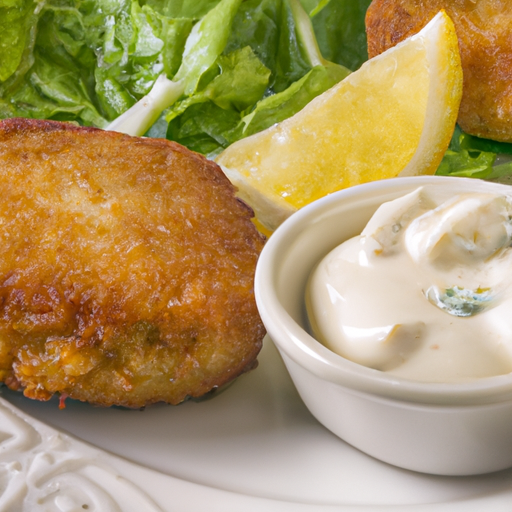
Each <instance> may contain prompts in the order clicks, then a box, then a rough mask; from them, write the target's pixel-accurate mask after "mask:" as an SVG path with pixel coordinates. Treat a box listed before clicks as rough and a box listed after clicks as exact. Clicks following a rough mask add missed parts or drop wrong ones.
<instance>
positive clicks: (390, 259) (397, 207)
mask: <svg viewBox="0 0 512 512" xmlns="http://www.w3.org/2000/svg"><path fill="white" fill-rule="evenodd" d="M511 219H512V197H509V196H504V195H495V194H487V193H468V194H461V195H457V196H454V197H452V198H451V199H449V200H448V201H444V202H443V201H441V200H439V199H438V197H436V193H435V189H434V188H431V189H428V190H427V189H424V188H419V189H417V190H415V191H414V192H411V193H410V194H407V195H406V196H403V197H401V198H399V199H396V200H394V201H391V202H388V203H384V204H383V205H381V206H380V207H379V209H378V210H377V211H376V212H375V214H374V215H373V217H372V218H371V219H370V221H369V222H368V224H367V226H366V227H365V228H364V230H363V231H362V233H361V235H360V236H357V237H355V238H352V239H350V240H347V241H346V242H344V243H342V244H341V245H340V246H338V247H337V248H335V249H334V250H333V251H331V252H330V253H329V254H328V255H327V256H326V257H325V258H324V259H323V260H322V261H321V262H320V263H319V264H318V265H317V267H316V268H315V270H314V271H313V273H312V275H311V276H310V279H309V283H308V286H307V290H306V306H307V312H308V319H309V322H310V326H311V330H312V334H313V335H314V336H315V337H316V338H317V339H318V340H319V341H321V342H322V343H323V344H324V345H326V346H327V347H328V348H329V349H331V350H333V351H334V352H337V353H338V354H340V355H342V356H343V357H345V358H347V359H350V360H352V361H354V362H356V363H359V364H361V365H364V366H368V367H370V368H374V369H377V370H381V371H385V372H389V373H392V374H394V375H397V376H401V377H405V378H409V379H414V380H417V381H424V382H458V381H467V380H471V379H476V378H482V377H490V376H495V375H502V374H506V373H510V372H512V287H511V286H510V285H511V282H510V281H511V279H512V247H511V243H512V220H511Z"/></svg>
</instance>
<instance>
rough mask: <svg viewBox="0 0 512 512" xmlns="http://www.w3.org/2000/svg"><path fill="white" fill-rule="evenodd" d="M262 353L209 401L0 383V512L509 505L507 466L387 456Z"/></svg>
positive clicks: (491, 509)
mask: <svg viewBox="0 0 512 512" xmlns="http://www.w3.org/2000/svg"><path fill="white" fill-rule="evenodd" d="M259 360H260V365H259V367H258V368H257V369H256V370H254V371H253V372H251V373H249V374H247V375H244V376H242V377H240V378H239V379H238V380H237V381H236V382H235V383H234V384H233V385H232V386H230V387H229V388H227V389H226V390H225V391H223V392H222V393H220V394H219V395H218V396H216V397H215V398H213V399H211V400H208V401H203V402H200V403H196V402H187V403H184V404H182V405H180V406H178V407H171V406H163V405H159V406H153V407H148V408H147V409H146V410H144V411H131V410H123V409H118V408H110V409H101V408H96V407H92V406H90V405H88V404H83V403H79V402H74V401H71V400H68V401H67V402H66V408H65V409H64V410H59V409H58V401H57V400H52V401H50V402H34V401H31V400H28V399H26V398H24V397H23V396H21V394H19V393H14V392H11V391H9V390H7V389H6V388H2V391H1V396H2V397H3V400H1V399H0V400H1V401H0V491H1V492H2V494H1V496H0V511H2V512H3V511H6V512H7V511H9V512H11V511H25V510H26V511H30V512H36V511H38V510H41V511H43V510H44V511H45V512H46V511H58V512H82V511H83V510H87V511H88V512H92V511H94V512H96V511H102V512H103V511H122V512H131V511H137V512H139V511H144V512H146V511H148V512H153V511H165V512H167V511H168V512H171V511H172V512H177V511H179V512H196V511H197V512H217V511H218V512H220V511H222V512H231V511H232V512H241V511H243V512H248V511H249V512H251V511H258V512H260V511H261V512H288V511H290V512H291V511H294V512H295V511H297V512H301V511H304V512H317V511H318V512H321V511H322V512H327V511H334V510H336V511H343V512H345V511H354V512H363V511H364V512H368V511H376V512H377V511H379V512H380V511H384V510H393V511H394V510H399V511H402V510H404V511H405V510H407V511H414V512H420V511H422V512H423V511H425V512H427V511H429V512H441V511H449V512H453V511H461V512H462V511H464V512H472V511H474V512H480V511H481V510H486V512H495V511H502V510H503V511H507V512H509V511H510V510H511V507H512V505H511V503H512V470H508V471H503V472H500V473H495V474H491V475H486V476H481V477H465V478H453V477H450V478H448V477H438V476H430V475H422V474H418V473H413V472H408V471H405V470H401V469H398V468H395V467H392V466H389V465H386V464H384V463H381V462H379V461H377V460H375V459H372V458H370V457H368V456H366V455H364V454H362V453H361V452H359V451H357V450H355V449H354V448H352V447H351V446H349V445H347V444H346V443H344V442H343V441H341V440H340V439H338V438H337V437H335V436H334V435H333V434H331V433H330V432H329V431H327V430H326V429H325V428H323V427H322V426H321V425H320V424H319V423H318V422H317V421H316V420H315V419H314V418H313V417H312V416H311V415H310V413H309V412H308V411H307V409H306V408H305V406H304V405H303V403H302V402H301V400H300V398H299V397H298V395H297V393H296V391H295V389H294V387H293V384H292V383H291V380H290V378H289V377H288V374H287V373H286V370H285V368H284V366H283V364H282V362H281V360H280V358H279V355H278V354H277V352H276V350H275V348H274V346H273V345H272V343H271V342H270V341H269V340H268V339H266V340H265V345H264V349H263V351H262V353H261V355H260V357H259ZM374 428H376V429H378V428H379V426H378V425H375V426H374ZM511 428H512V426H511ZM67 434H70V435H67ZM84 441H85V442H84ZM9 500H10V501H9Z"/></svg>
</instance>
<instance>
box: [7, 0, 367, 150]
mask: <svg viewBox="0 0 512 512" xmlns="http://www.w3.org/2000/svg"><path fill="white" fill-rule="evenodd" d="M369 3H370V0H356V1H354V0H193V1H192V0H0V27H1V28H2V29H3V30H1V31H0V48H1V49H2V54H1V55H2V58H1V60H0V118H5V117H13V116H22V117H34V118H49V119H58V120H71V121H76V122H78V123H80V124H84V125H93V126H98V127H102V128H104V127H108V126H110V127H111V128H113V129H119V130H122V131H127V132H129V133H134V134H140V135H142V134H144V133H147V134H148V135H150V136H168V137H169V138H172V139H174V140H177V141H178V142H181V143H183V144H185V145H187V146H189V147H190V148H191V149H194V150H196V151H201V152H203V153H205V154H211V153H215V152H218V151H220V150H222V149H223V148H224V147H226V146H227V145H228V144H230V143H231V142H233V141H235V140H238V139H239V138H242V137H245V136H247V135H249V134H252V133H255V132H256V131H259V130H262V129H264V128H266V127H268V126H270V125H271V124H273V123H275V122H278V121H280V120H282V119H285V118H287V117H289V116H291V115H293V114H294V113H295V112H297V111H298V110H300V109H301V108H302V107H303V106H304V105H306V104H307V103H308V102H309V101H310V100H311V99H312V98H314V97H315V96H317V95H318V94H320V93H322V92H324V91H325V90H326V89H328V88H329V87H331V86H332V85H334V84H335V83H337V82H338V81H340V80H342V79H343V78H344V77H345V76H346V75H347V74H348V73H349V72H350V71H349V69H348V68H347V67H345V66H344V65H343V64H344V63H350V65H351V66H352V68H355V67H357V66H359V65H360V64H361V63H362V62H364V60H366V58H367V55H366V39H365V35H364V22H363V21H362V18H361V16H360V15H361V13H364V12H365V11H366V8H367V6H368V5H369ZM322 16H323V18H322ZM354 27H357V28H354ZM354 30H356V31H357V36H355V32H354ZM351 32H352V35H354V37H355V39H354V38H352V37H350V38H348V39H347V38H346V37H345V38H343V37H342V34H350V33H351ZM327 33H330V36H329V37H327V35H326V34H327ZM356 40H357V41H356ZM344 45H345V46H346V48H347V51H346V52H344V50H343V46H344ZM324 55H326V56H327V57H328V58H329V59H330V60H327V58H325V57H324ZM141 98H144V101H143V102H139V100H141ZM132 107H133V108H134V109H135V113H134V111H131V112H130V115H129V116H128V115H125V116H124V117H123V114H124V113H125V112H127V111H128V110H129V109H131V108H132ZM132 114H133V115H132ZM112 122H114V124H111V123H112Z"/></svg>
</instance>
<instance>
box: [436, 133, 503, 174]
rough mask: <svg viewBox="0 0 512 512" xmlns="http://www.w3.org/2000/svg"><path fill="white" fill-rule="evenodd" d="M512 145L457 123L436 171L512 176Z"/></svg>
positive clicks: (441, 172) (440, 172) (439, 172)
mask: <svg viewBox="0 0 512 512" xmlns="http://www.w3.org/2000/svg"><path fill="white" fill-rule="evenodd" d="M508 155H512V144H509V143H506V142H497V141H493V140H488V139H481V138H479V137H475V136H473V135H469V134H467V133H465V132H463V131H462V130H461V128H460V127H459V126H458V125H457V126H456V127H455V130H454V132H453V136H452V140H451V142H450V146H449V147H448V150H447V151H446V153H445V155H444V157H443V160H442V161H441V164H440V165H439V167H438V169H437V171H436V174H437V175H440V176H462V177H466V178H480V179H487V180H503V179H507V178H510V177H512V161H511V158H510V156H508Z"/></svg>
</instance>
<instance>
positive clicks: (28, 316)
mask: <svg viewBox="0 0 512 512" xmlns="http://www.w3.org/2000/svg"><path fill="white" fill-rule="evenodd" d="M0 195H1V197H2V202H1V203H0V380H2V381H4V382H5V383H6V384H7V385H8V386H9V387H11V388H13V389H23V390H24V393H25V395H26V396H28V397H30V398H36V399H41V400H46V399H48V398H49V397H51V396H52V394H54V393H61V394H62V395H64V396H66V395H67V396H70V397H72V398H76V399H78V400H84V401H89V402H92V403H95V404H100V405H106V406H108V405H112V404H117V405H122V406H126V407H137V408H138V407H143V406H145V405H147V404H149V403H153V402H159V401H165V402H168V403H172V404H177V403H179V402H181V401H183V400H184V399H185V398H186V397H188V396H191V397H199V396H201V395H203V394H205V393H207V392H208V391H210V390H211V389H214V388H215V387H217V386H220V385H222V384H224V383H226V382H228V381H230V380H232V379H233V378H235V377H236V376H237V375H239V374H240V373H242V372H243V371H245V370H246V369H249V368H251V367H252V366H253V365H254V363H255V359H256V356H257V354H258V352H259V350H260V348H261V341H262V338H263V335H264V328H263V325H262V323H261V320H260V318H259V315H258V312H257V309H256V305H255V300H254V295H253V278H254V270H255V265H256V260H257V258H258V255H259V253H260V251H261V249H262V246H263V243H264V242H263V238H262V237H261V235H260V234H259V233H258V232H257V231H256V229H255V228H254V226H253V224H252V222H251V219H250V218H251V216H252V211H251V210H250V209H249V208H248V207H247V206H246V205H245V204H243V203H241V202H240V201H238V200H237V199H236V198H235V197H234V188H233V187H232V185H231V184H230V183H229V181H228V180H227V179H226V177H225V176H224V174H223V173H222V172H221V171H220V169H219V168H218V166H217V165H216V164H214V163H213V162H211V161H208V160H206V159H205V158H203V157H202V156H200V155H198V154H195V153H192V152H190V151H188V150H187V149H186V148H183V147H181V146H180V145H178V144H174V143H172V142H169V141H166V140H160V139H148V138H135V137H129V136H126V135H122V134H119V133H115V132H105V131H101V130H96V129H93V128H83V127H76V126H73V125H70V124H66V123H58V122H51V121H39V120H26V119H10V120H6V121H3V122H0Z"/></svg>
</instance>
